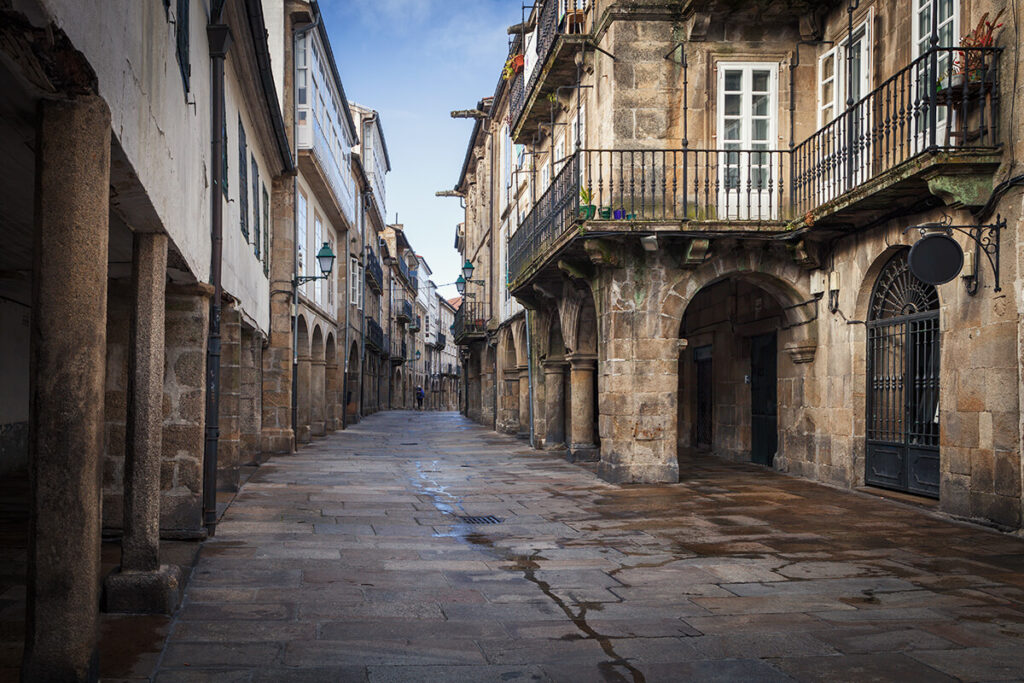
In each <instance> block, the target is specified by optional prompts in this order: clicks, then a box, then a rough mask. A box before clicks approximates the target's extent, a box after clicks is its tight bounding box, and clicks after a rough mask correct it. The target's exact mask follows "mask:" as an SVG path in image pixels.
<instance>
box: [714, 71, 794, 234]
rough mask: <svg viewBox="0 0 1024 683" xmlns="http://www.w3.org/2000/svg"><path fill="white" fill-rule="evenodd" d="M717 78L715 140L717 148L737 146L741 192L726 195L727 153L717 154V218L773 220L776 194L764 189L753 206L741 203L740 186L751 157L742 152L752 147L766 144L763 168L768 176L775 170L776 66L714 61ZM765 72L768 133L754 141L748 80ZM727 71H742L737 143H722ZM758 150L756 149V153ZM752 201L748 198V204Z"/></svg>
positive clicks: (745, 176)
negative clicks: (764, 167)
mask: <svg viewBox="0 0 1024 683" xmlns="http://www.w3.org/2000/svg"><path fill="white" fill-rule="evenodd" d="M716 69H717V71H718V76H717V79H716V83H717V86H718V87H717V96H716V102H717V107H716V113H715V126H716V136H717V137H716V139H717V141H718V145H717V146H718V148H719V149H721V150H725V149H726V147H725V145H726V144H738V145H739V150H740V153H739V154H738V155H737V157H736V160H737V164H738V168H739V184H740V187H741V191H739V192H736V193H734V192H730V191H728V190H727V189H726V188H727V184H726V172H727V168H728V167H729V166H731V164H730V163H729V161H730V157H729V153H728V152H724V151H723V152H719V155H718V156H719V158H718V180H719V187H721V188H722V190H721V192H720V194H719V197H718V216H719V218H721V219H726V218H732V219H739V220H748V219H752V218H754V219H756V218H762V219H775V218H777V217H778V213H779V206H778V194H777V193H772V192H768V191H767V190H765V191H763V192H762V193H761V199H760V203H759V204H757V205H754V204H752V203H747V204H744V202H745V201H746V192H745V191H743V190H742V187H744V186H745V185H746V181H747V180H748V178H749V176H750V172H751V158H750V157H751V156H752V155H751V154H749V153H746V152H747V150H750V149H751V148H752V147H753V145H754V144H764V145H766V150H765V151H767V152H769V154H768V155H767V166H768V170H769V172H770V173H774V172H776V171H777V169H776V168H774V166H775V165H776V158H775V155H774V154H771V152H773V151H775V150H777V149H778V136H779V65H778V63H777V62H718V63H717V65H716ZM755 70H757V71H767V72H768V74H769V75H768V131H767V136H766V138H765V140H764V141H759V142H756V143H755V142H754V141H753V139H752V134H753V121H754V117H753V112H752V106H751V103H752V100H753V90H752V86H753V83H752V80H753V72H754V71H755ZM727 71H742V72H743V76H742V81H741V88H742V89H741V90H740V91H739V92H740V93H741V101H740V113H739V114H738V115H737V116H738V118H739V119H740V121H741V127H742V128H743V130H742V131H741V135H740V140H738V141H736V142H733V141H726V140H725V118H726V115H725V96H726V92H725V73H726V72H727ZM758 151H760V150H758ZM752 201H753V199H751V202H752Z"/></svg>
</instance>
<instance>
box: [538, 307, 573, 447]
mask: <svg viewBox="0 0 1024 683" xmlns="http://www.w3.org/2000/svg"><path fill="white" fill-rule="evenodd" d="M547 317H548V325H547V335H546V337H547V340H546V348H545V351H546V353H545V355H544V359H543V360H542V362H541V366H542V367H543V369H544V448H545V449H546V450H554V451H561V450H564V449H565V441H566V432H567V429H566V426H567V425H566V422H567V421H566V414H567V412H568V411H567V410H566V405H565V404H566V398H567V395H566V390H565V388H566V387H565V385H566V368H567V366H568V363H567V362H566V360H565V350H566V348H565V338H564V337H563V336H562V323H561V320H560V315H559V312H558V311H557V310H553V311H551V312H550V313H549V314H548V316H547Z"/></svg>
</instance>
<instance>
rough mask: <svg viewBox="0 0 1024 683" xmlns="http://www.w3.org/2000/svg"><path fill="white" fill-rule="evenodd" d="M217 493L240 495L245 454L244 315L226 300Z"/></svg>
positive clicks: (221, 363) (222, 342)
mask: <svg viewBox="0 0 1024 683" xmlns="http://www.w3.org/2000/svg"><path fill="white" fill-rule="evenodd" d="M220 321H221V323H220V325H221V327H220V334H221V347H220V400H219V402H218V408H217V415H218V432H219V436H218V438H217V489H218V490H220V491H237V490H238V482H239V472H240V467H241V452H242V420H241V412H242V411H241V406H242V312H241V311H240V310H239V309H238V304H237V303H236V302H235V301H231V300H228V299H227V297H225V300H224V307H223V308H222V309H221V316H220Z"/></svg>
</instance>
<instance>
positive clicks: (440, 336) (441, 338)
mask: <svg viewBox="0 0 1024 683" xmlns="http://www.w3.org/2000/svg"><path fill="white" fill-rule="evenodd" d="M447 343H448V337H446V336H445V334H444V332H438V333H437V343H436V344H435V346H437V348H439V349H443V348H444V347H445V345H446V344H447Z"/></svg>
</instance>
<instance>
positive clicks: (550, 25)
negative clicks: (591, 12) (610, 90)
mask: <svg viewBox="0 0 1024 683" xmlns="http://www.w3.org/2000/svg"><path fill="white" fill-rule="evenodd" d="M589 4H590V0H545V1H544V3H543V4H542V5H541V7H540V10H539V11H538V14H537V26H536V28H535V29H534V30H535V32H536V33H535V35H536V37H537V42H536V52H537V63H536V64H534V65H533V66H532V70H531V72H530V81H529V83H527V82H526V78H525V76H526V70H525V69H523V70H521V71H520V72H519V73H517V74H516V75H515V77H514V78H513V79H512V84H511V87H510V89H509V97H510V99H509V108H510V116H511V119H512V123H513V127H514V126H515V125H516V124H517V122H518V121H519V118H520V117H521V116H522V114H523V110H524V109H525V108H526V102H527V101H528V100H529V98H530V93H531V92H533V89H534V88H535V87H537V81H538V80H540V75H541V73H542V72H543V71H544V65H545V63H547V61H548V57H550V56H551V51H552V49H554V47H555V41H556V39H557V38H558V36H559V35H563V34H581V33H583V32H584V30H585V25H584V12H585V11H586V9H588V5H589ZM559 5H562V7H561V8H560V7H559ZM560 9H561V10H562V12H560V11H559V10H560ZM523 47H524V48H525V44H524V46H523Z"/></svg>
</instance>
